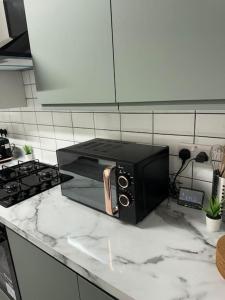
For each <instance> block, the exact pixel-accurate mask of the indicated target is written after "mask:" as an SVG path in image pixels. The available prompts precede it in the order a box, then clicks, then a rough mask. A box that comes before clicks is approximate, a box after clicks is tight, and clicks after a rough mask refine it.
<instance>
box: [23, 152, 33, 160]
mask: <svg viewBox="0 0 225 300" xmlns="http://www.w3.org/2000/svg"><path fill="white" fill-rule="evenodd" d="M33 159H34V155H33V153H32V154H27V155H25V156H24V159H23V160H24V161H30V160H33Z"/></svg>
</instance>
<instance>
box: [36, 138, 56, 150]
mask: <svg viewBox="0 0 225 300" xmlns="http://www.w3.org/2000/svg"><path fill="white" fill-rule="evenodd" d="M40 142H41V149H43V150H51V151H55V150H56V141H55V139H48V138H40Z"/></svg>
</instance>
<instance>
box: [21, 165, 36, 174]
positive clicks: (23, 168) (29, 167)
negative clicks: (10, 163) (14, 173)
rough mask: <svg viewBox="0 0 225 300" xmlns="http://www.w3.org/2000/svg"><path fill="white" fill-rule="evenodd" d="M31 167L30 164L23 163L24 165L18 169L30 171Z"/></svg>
mask: <svg viewBox="0 0 225 300" xmlns="http://www.w3.org/2000/svg"><path fill="white" fill-rule="evenodd" d="M32 169H33V166H32V165H24V166H21V167H20V170H21V171H23V172H25V173H27V172H30V171H31V170H32Z"/></svg>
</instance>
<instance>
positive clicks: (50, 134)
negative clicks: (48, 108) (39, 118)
mask: <svg viewBox="0 0 225 300" xmlns="http://www.w3.org/2000/svg"><path fill="white" fill-rule="evenodd" d="M38 131H39V136H40V137H46V138H50V139H54V138H55V131H54V127H53V126H46V125H38Z"/></svg>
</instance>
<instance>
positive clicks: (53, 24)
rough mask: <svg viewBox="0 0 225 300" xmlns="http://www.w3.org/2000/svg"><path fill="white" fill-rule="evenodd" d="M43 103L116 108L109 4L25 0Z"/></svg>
mask: <svg viewBox="0 0 225 300" xmlns="http://www.w3.org/2000/svg"><path fill="white" fill-rule="evenodd" d="M25 10H26V16H27V24H28V31H29V37H30V43H31V50H32V56H33V58H34V64H35V69H36V76H37V89H38V98H39V100H40V102H41V103H42V104H85V103H115V91H114V73H113V50H112V30H111V18H110V0H66V1H62V0H39V1H37V0H25Z"/></svg>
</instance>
